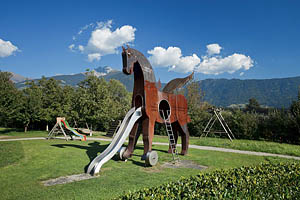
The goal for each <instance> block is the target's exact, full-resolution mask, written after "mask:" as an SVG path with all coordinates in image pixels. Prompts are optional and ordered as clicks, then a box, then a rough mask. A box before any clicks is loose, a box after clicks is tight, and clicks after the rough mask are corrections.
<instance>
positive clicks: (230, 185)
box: [118, 163, 300, 199]
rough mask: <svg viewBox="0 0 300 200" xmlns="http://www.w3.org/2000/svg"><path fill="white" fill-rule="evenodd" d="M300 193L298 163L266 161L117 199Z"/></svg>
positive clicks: (291, 195)
mask: <svg viewBox="0 0 300 200" xmlns="http://www.w3.org/2000/svg"><path fill="white" fill-rule="evenodd" d="M299 195H300V164H299V163H285V164H283V163H280V164H270V163H265V164H261V165H258V166H254V167H241V168H235V169H229V170H217V171H215V172H211V173H208V174H199V175H198V176H192V177H190V178H181V179H180V180H178V181H176V182H169V183H167V184H164V185H161V186H158V187H153V188H145V189H143V190H140V191H137V192H130V193H128V194H125V195H123V196H121V197H119V198H118V199H265V198H266V199H297V198H298V197H299Z"/></svg>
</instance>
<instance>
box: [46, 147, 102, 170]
mask: <svg viewBox="0 0 300 200" xmlns="http://www.w3.org/2000/svg"><path fill="white" fill-rule="evenodd" d="M51 146H54V147H58V148H66V147H74V148H78V149H84V150H86V154H87V156H88V157H89V159H90V162H89V163H88V164H87V165H86V166H85V167H84V171H85V172H86V171H87V168H88V166H89V165H90V163H91V162H92V161H93V160H94V158H96V157H97V154H98V153H99V152H103V151H104V150H105V149H106V148H107V146H108V144H106V145H100V143H99V142H97V141H94V142H91V143H89V144H88V146H82V145H77V144H53V145H51Z"/></svg>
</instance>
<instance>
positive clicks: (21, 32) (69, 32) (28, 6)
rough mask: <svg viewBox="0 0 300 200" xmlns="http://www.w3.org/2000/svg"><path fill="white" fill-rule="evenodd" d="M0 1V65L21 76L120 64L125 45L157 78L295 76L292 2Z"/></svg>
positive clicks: (298, 56)
mask: <svg viewBox="0 0 300 200" xmlns="http://www.w3.org/2000/svg"><path fill="white" fill-rule="evenodd" d="M1 7H2V8H1V12H0V69H1V70H2V71H12V72H14V73H17V74H20V75H23V76H26V77H31V78H38V77H40V76H42V75H45V76H53V75H55V74H72V73H79V72H82V71H85V69H86V68H90V69H93V68H95V67H98V66H106V65H109V66H111V67H113V68H115V69H119V70H120V69H121V64H122V63H121V55H120V51H121V47H120V46H121V44H125V43H129V44H130V45H132V46H133V47H134V48H136V49H138V50H139V51H141V52H142V53H144V54H145V55H146V56H147V57H149V58H150V60H151V63H152V64H153V66H154V70H155V72H156V78H157V79H158V78H160V79H161V80H162V81H163V82H167V81H169V80H170V79H172V78H176V77H184V76H186V75H188V74H189V73H191V72H192V71H196V72H197V73H196V78H197V79H206V78H239V79H253V78H255V79H261V78H281V77H292V76H299V75H300V65H299V63H300V50H299V48H298V46H300V39H299V36H300V12H299V10H300V1H290V0H287V1H276V0H272V1H271V0H270V1H254V0H252V1H215V0H211V1H176V0H172V1H168V0H166V1H154V0H153V1H150V0H149V1H146V0H144V1H130V0H127V1H123V0H122V1H100V0H98V1H63V0H61V1H55V0H52V1H13V0H10V1H1ZM110 20H111V21H110ZM97 22H98V24H97ZM100 22H102V23H100ZM89 24H91V26H89V27H88V28H87V29H85V30H83V28H84V27H85V26H86V25H89ZM122 27H123V28H122ZM117 29H118V30H119V32H118V33H117V32H116V30H117ZM80 30H83V31H82V34H78V32H79V31H80ZM105 31H106V32H105ZM107 31H110V32H108V35H109V36H111V37H108V38H107V40H104V39H103V38H101V37H102V36H103V33H107ZM122 31H124V32H122ZM97 33H99V34H98V35H97ZM93 34H94V35H93ZM104 36H105V35H104ZM74 37H75V38H76V39H75V40H73V39H74ZM1 41H2V42H1ZM8 42H9V43H8ZM101 42H104V44H101ZM1 44H2V47H1ZM72 44H74V48H72V49H70V45H72ZM211 44H213V45H212V46H210V47H212V48H210V49H209V48H208V47H207V45H211ZM79 45H81V46H82V49H84V50H79ZM105 45H106V46H105ZM107 45H110V46H109V48H108V47H107ZM1 48H2V49H1ZM16 48H17V49H16ZM209 50H210V51H209ZM209 52H210V53H209ZM92 54H93V56H92V57H91V58H93V59H90V61H89V60H88V57H89V55H92ZM151 57H152V58H151ZM183 72H185V73H183Z"/></svg>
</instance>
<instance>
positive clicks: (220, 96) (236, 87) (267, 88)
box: [199, 77, 300, 108]
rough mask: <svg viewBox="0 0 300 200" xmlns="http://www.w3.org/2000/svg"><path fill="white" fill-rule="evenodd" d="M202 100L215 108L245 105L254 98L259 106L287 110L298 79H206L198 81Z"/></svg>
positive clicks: (298, 82)
mask: <svg viewBox="0 0 300 200" xmlns="http://www.w3.org/2000/svg"><path fill="white" fill-rule="evenodd" d="M199 84H200V88H201V89H202V91H203V92H204V94H205V96H204V100H205V101H208V102H209V103H211V104H213V105H217V106H229V105H231V104H245V103H248V100H249V99H250V98H255V99H257V100H258V102H259V103H260V104H261V105H266V106H271V107H276V108H283V107H284V108H287V107H289V106H290V104H291V103H292V101H293V100H296V99H297V95H298V87H299V86H300V77H292V78H276V79H261V80H257V79H251V80H240V79H230V80H229V79H206V80H203V81H199Z"/></svg>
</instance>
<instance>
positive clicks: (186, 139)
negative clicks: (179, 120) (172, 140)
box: [178, 124, 190, 155]
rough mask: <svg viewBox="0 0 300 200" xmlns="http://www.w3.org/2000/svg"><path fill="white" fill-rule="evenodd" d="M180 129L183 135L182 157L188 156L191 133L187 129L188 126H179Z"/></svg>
mask: <svg viewBox="0 0 300 200" xmlns="http://www.w3.org/2000/svg"><path fill="white" fill-rule="evenodd" d="M178 127H179V132H180V135H181V153H180V154H181V155H186V154H187V152H188V148H189V138H190V133H189V130H188V127H187V124H184V125H180V124H178Z"/></svg>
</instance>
